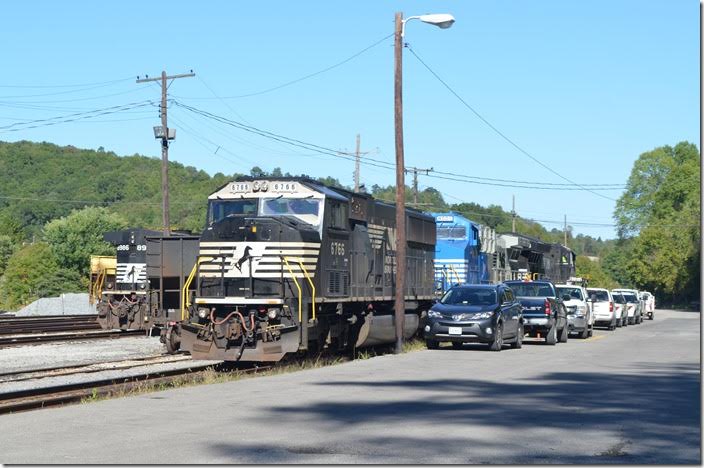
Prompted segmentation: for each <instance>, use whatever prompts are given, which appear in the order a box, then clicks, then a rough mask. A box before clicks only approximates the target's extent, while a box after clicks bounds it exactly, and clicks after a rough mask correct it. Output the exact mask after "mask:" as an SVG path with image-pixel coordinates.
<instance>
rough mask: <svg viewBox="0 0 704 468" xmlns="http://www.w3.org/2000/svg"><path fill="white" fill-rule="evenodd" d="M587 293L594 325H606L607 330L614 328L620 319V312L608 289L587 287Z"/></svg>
mask: <svg viewBox="0 0 704 468" xmlns="http://www.w3.org/2000/svg"><path fill="white" fill-rule="evenodd" d="M587 294H589V300H590V301H591V302H592V311H593V313H594V325H599V326H606V327H607V328H608V329H609V330H615V329H616V326H617V325H618V324H619V323H620V321H621V312H620V309H617V308H616V307H615V306H614V300H613V298H612V297H611V293H610V292H609V290H608V289H604V288H587Z"/></svg>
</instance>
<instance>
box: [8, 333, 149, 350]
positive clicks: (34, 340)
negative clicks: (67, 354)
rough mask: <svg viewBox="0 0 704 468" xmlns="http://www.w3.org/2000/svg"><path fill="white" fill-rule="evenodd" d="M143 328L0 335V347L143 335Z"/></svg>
mask: <svg viewBox="0 0 704 468" xmlns="http://www.w3.org/2000/svg"><path fill="white" fill-rule="evenodd" d="M145 334H146V332H145V331H144V330H84V331H69V332H57V333H29V334H21V335H0V348H7V347H10V346H25V345H33V344H43V343H49V342H52V341H79V340H80V341H83V340H97V339H105V338H127V337H130V336H136V335H145Z"/></svg>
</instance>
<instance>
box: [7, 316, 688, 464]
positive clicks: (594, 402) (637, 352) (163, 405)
mask: <svg viewBox="0 0 704 468" xmlns="http://www.w3.org/2000/svg"><path fill="white" fill-rule="evenodd" d="M699 320H700V316H699V314H698V313H691V312H690V313H687V312H674V311H661V310H659V311H657V313H656V319H655V321H645V322H644V323H643V324H642V325H638V326H629V327H627V328H625V329H623V328H619V329H617V330H616V331H615V332H607V331H601V330H598V331H597V332H596V333H595V336H594V337H593V338H591V339H589V340H585V341H582V340H579V339H572V338H571V339H570V340H569V342H568V343H566V344H558V345H557V346H555V347H548V346H544V345H540V344H525V345H524V348H523V349H521V350H511V349H504V350H503V351H502V352H500V353H492V352H488V351H484V350H483V349H481V348H480V347H477V346H470V347H467V349H466V350H461V351H455V350H452V349H440V350H437V351H426V350H424V351H418V352H413V353H409V354H404V355H401V356H384V357H379V358H373V359H368V360H358V361H355V362H350V363H346V364H342V365H338V366H333V367H328V368H322V369H315V370H309V371H302V372H298V373H292V374H284V375H278V376H267V377H261V378H253V379H247V380H243V381H236V382H230V383H225V384H217V385H209V386H196V387H189V388H183V389H177V390H169V391H164V392H157V393H150V394H145V395H141V396H136V397H130V398H123V399H115V400H109V401H103V402H98V403H92V404H84V405H76V406H70V407H64V408H56V409H46V410H40V411H33V412H26V413H19V414H14V415H5V416H0V434H1V435H0V463H29V464H40V463H63V464H78V463H88V464H97V463H112V464H126V463H136V464H150V463H168V464H180V463H193V464H198V463H233V464H240V463H247V464H255V463H304V464H312V463H326V464H335V463H403V464H414V463H435V464H437V463H461V464H472V463H504V464H526V463H580V464H581V463H628V464H646V463H665V464H672V463H696V464H698V463H700V460H701V453H700V443H701V432H700V411H701V408H700V370H699V369H700V356H699V343H700V334H699V329H700V322H699Z"/></svg>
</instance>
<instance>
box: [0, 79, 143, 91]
mask: <svg viewBox="0 0 704 468" xmlns="http://www.w3.org/2000/svg"><path fill="white" fill-rule="evenodd" d="M132 79H133V78H132V77H128V78H120V79H118V80H110V81H98V82H94V83H81V84H70V85H0V88H26V89H28V88H34V89H44V88H81V87H86V86H97V85H108V84H113V83H122V82H124V81H129V80H132Z"/></svg>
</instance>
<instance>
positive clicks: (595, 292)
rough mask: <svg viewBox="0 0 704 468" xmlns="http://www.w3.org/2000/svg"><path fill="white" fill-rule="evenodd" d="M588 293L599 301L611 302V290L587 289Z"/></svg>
mask: <svg viewBox="0 0 704 468" xmlns="http://www.w3.org/2000/svg"><path fill="white" fill-rule="evenodd" d="M587 294H589V297H590V298H591V297H592V296H595V298H594V300H595V301H597V302H609V292H608V291H602V290H599V289H587Z"/></svg>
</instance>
